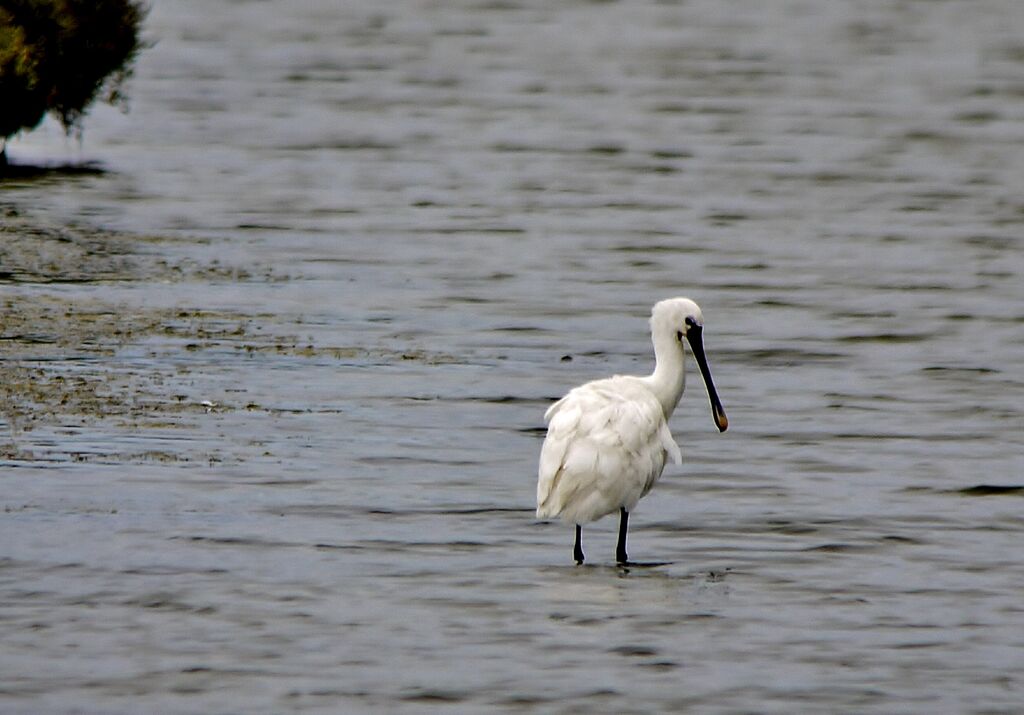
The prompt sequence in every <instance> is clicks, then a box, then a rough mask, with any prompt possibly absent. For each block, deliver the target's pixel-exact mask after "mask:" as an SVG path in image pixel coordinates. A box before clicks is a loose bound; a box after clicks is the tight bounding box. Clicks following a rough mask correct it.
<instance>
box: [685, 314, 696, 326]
mask: <svg viewBox="0 0 1024 715" xmlns="http://www.w3.org/2000/svg"><path fill="white" fill-rule="evenodd" d="M696 324H697V323H695V322H694V320H693V318H691V317H690V316H689V315H687V316H686V327H687V328H692V327H693V326H694V325H696Z"/></svg>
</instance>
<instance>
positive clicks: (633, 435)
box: [537, 377, 680, 521]
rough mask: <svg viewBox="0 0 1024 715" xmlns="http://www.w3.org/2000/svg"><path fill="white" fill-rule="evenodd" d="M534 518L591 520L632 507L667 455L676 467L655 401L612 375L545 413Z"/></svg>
mask: <svg viewBox="0 0 1024 715" xmlns="http://www.w3.org/2000/svg"><path fill="white" fill-rule="evenodd" d="M545 418H546V419H548V421H549V423H548V433H547V437H546V439H545V440H544V445H543V447H542V448H541V454H540V465H539V468H538V478H537V515H538V516H539V517H541V518H545V517H551V516H556V515H559V514H561V515H562V516H563V517H565V518H567V519H571V520H577V521H591V520H593V519H596V518H597V517H599V516H602V515H604V514H606V513H609V512H611V511H615V510H617V509H618V507H619V506H625V505H628V508H632V505H635V503H636V501H637V500H638V499H639V498H640V497H641V496H643V495H644V494H646V493H647V492H648V491H649V490H650V488H651V486H653V484H654V482H655V481H656V480H657V478H658V477H659V476H660V475H661V471H662V468H663V467H664V465H665V456H666V453H667V454H669V455H671V456H672V458H673V459H674V460H675V461H676V462H677V463H678V461H680V454H679V447H678V446H677V445H676V443H675V441H674V440H673V439H672V434H671V433H670V432H669V429H668V424H667V422H666V420H665V416H664V413H663V412H662V408H661V403H659V402H658V400H657V398H655V397H654V395H653V393H651V391H650V390H649V389H648V388H647V387H646V386H644V385H642V384H641V383H640V382H639V381H638V380H636V379H635V378H628V377H613V378H609V379H607V380H598V381H595V382H591V383H587V384H586V385H582V386H580V387H577V388H576V389H574V390H572V391H571V392H569V394H567V395H566V396H565V397H563V398H562V399H561V400H559V401H558V402H556V403H555V404H554V405H552V406H551V407H550V408H548V411H547V412H546V413H545Z"/></svg>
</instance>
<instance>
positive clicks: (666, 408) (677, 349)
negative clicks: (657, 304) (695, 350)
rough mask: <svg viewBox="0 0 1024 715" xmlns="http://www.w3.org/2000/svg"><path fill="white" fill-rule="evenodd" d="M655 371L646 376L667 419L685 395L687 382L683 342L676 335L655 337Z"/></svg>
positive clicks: (646, 380)
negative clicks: (684, 388) (684, 390)
mask: <svg viewBox="0 0 1024 715" xmlns="http://www.w3.org/2000/svg"><path fill="white" fill-rule="evenodd" d="M654 360H655V363H654V372H653V373H651V374H650V375H649V376H648V377H646V378H644V380H645V382H646V383H647V386H648V387H649V388H650V390H651V392H653V393H654V396H655V397H657V398H658V402H660V403H661V409H662V411H663V412H664V413H665V419H668V417H669V416H670V415H671V414H672V412H673V411H674V410H675V409H676V405H678V404H679V398H680V397H682V395H683V386H684V384H685V382H686V372H685V360H684V353H683V346H682V344H681V343H680V342H679V341H678V340H676V339H675V336H668V337H664V338H662V339H659V338H657V337H655V339H654Z"/></svg>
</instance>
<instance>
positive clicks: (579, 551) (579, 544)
mask: <svg viewBox="0 0 1024 715" xmlns="http://www.w3.org/2000/svg"><path fill="white" fill-rule="evenodd" d="M572 557H573V558H574V559H576V565H577V566H578V565H579V564H581V563H583V527H581V526H580V525H579V524H577V525H576V545H575V546H573V547H572Z"/></svg>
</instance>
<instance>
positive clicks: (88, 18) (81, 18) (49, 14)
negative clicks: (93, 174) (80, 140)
mask: <svg viewBox="0 0 1024 715" xmlns="http://www.w3.org/2000/svg"><path fill="white" fill-rule="evenodd" d="M145 14H146V9H145V7H144V6H143V5H142V4H141V3H139V2H133V0H0V141H2V142H3V143H6V141H7V139H9V138H10V137H12V136H14V135H15V134H17V133H18V132H20V131H23V130H31V129H34V128H35V127H36V126H37V125H38V124H39V122H41V121H42V119H43V116H44V115H45V114H46V113H47V112H50V113H51V114H53V116H55V117H56V118H57V119H58V120H60V122H61V124H62V125H63V126H64V130H65V131H66V132H68V133H69V134H71V133H72V132H75V133H79V134H80V133H81V130H82V118H83V117H84V116H85V113H86V111H87V110H88V108H89V106H90V105H91V104H92V103H93V102H94V101H95V100H96V98H97V97H98V96H102V98H103V99H104V100H105V101H107V102H110V103H112V104H118V103H123V101H124V95H123V88H124V83H125V81H126V80H127V78H128V77H129V75H130V74H131V71H132V64H133V63H134V61H135V58H136V56H137V55H138V53H139V50H140V49H141V48H142V43H141V40H140V38H139V30H140V26H141V24H142V20H143V18H144V17H145ZM0 147H2V144H0ZM0 157H2V148H0Z"/></svg>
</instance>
